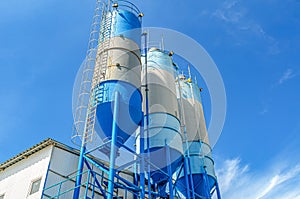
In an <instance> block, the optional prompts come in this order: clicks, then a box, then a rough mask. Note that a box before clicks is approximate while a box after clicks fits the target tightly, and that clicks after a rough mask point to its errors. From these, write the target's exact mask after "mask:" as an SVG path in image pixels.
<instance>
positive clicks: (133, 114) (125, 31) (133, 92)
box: [92, 4, 142, 146]
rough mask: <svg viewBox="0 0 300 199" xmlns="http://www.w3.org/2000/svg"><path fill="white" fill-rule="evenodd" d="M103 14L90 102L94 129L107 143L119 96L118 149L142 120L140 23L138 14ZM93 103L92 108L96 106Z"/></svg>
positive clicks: (115, 9) (127, 12)
mask: <svg viewBox="0 0 300 199" xmlns="http://www.w3.org/2000/svg"><path fill="white" fill-rule="evenodd" d="M112 6H113V10H112V11H110V12H107V13H106V14H104V15H103V17H102V21H101V29H100V37H99V47H98V52H97V58H96V65H95V70H94V77H93V79H97V80H98V81H93V85H92V86H93V88H94V89H93V95H94V99H95V100H94V101H93V103H95V104H96V106H97V113H96V117H97V122H96V123H95V130H96V132H97V133H98V134H99V135H100V137H101V138H102V139H103V141H108V140H110V139H111V136H112V132H113V129H112V126H113V125H112V124H113V120H114V119H113V112H114V107H115V99H116V95H118V97H117V98H118V99H119V102H118V103H119V105H118V116H117V118H119V119H118V120H117V121H115V122H116V123H117V127H116V128H117V129H116V132H117V143H116V145H117V146H120V145H121V144H123V143H125V142H126V140H127V139H128V138H129V137H130V136H131V135H132V133H133V132H134V131H135V130H136V129H137V127H138V125H139V123H140V122H141V120H142V105H141V104H142V95H141V92H140V86H141V59H140V40H141V39H140V38H141V30H140V28H141V21H140V19H139V17H140V16H139V13H137V12H134V10H133V9H132V11H129V10H122V9H120V8H118V4H114V5H112ZM95 104H94V105H95Z"/></svg>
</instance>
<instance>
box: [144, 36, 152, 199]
mask: <svg viewBox="0 0 300 199" xmlns="http://www.w3.org/2000/svg"><path fill="white" fill-rule="evenodd" d="M142 36H143V37H144V56H145V63H144V67H145V73H144V77H145V91H146V92H145V93H146V94H145V95H146V96H145V97H146V99H145V103H146V105H145V106H146V107H145V108H146V136H147V159H148V162H150V143H149V88H148V62H147V52H148V46H147V36H148V34H147V33H146V32H144V33H143V34H142ZM147 176H148V198H149V199H151V198H152V196H151V183H150V182H151V174H150V164H149V163H148V164H147Z"/></svg>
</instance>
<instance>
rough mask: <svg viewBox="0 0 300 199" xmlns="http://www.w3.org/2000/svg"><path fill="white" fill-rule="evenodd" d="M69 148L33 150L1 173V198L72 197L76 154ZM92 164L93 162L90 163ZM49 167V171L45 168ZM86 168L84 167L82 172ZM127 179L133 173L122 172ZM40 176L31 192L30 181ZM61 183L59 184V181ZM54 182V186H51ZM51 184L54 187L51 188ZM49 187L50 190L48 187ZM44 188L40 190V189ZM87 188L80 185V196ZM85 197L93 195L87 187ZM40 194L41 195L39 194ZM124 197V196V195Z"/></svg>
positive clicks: (96, 196)
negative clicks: (37, 187)
mask: <svg viewBox="0 0 300 199" xmlns="http://www.w3.org/2000/svg"><path fill="white" fill-rule="evenodd" d="M71 151H74V150H72V149H70V150H67V149H62V148H61V147H55V146H52V145H49V146H47V147H45V148H44V149H42V150H40V151H37V152H35V153H34V154H32V155H30V156H29V157H28V158H26V159H23V160H21V161H19V162H17V163H15V164H13V165H11V166H10V167H8V168H6V169H5V170H4V171H1V172H0V196H1V195H2V194H5V196H4V199H40V198H43V199H47V198H50V197H54V196H55V195H57V194H58V192H59V189H60V193H62V192H65V194H63V195H60V198H62V199H69V198H72V196H73V191H74V186H75V178H76V171H77V164H78V158H79V155H78V154H77V153H76V152H75V151H74V152H71ZM91 166H92V165H91ZM48 168H49V170H48ZM87 170H88V169H87V168H86V167H85V168H84V171H87ZM93 171H94V172H97V173H98V174H100V175H101V174H103V172H102V171H100V170H99V169H98V168H96V167H93ZM88 174H89V173H88V172H85V173H84V175H83V177H82V183H86V182H87V176H88ZM121 175H122V177H124V178H126V179H127V180H128V181H130V182H133V174H125V173H123V174H121ZM104 176H105V178H106V179H103V180H101V178H99V176H98V180H99V183H101V185H102V186H103V187H104V189H107V187H106V185H107V178H108V176H107V175H106V174H105V175H104ZM39 178H41V183H40V187H39V191H38V192H36V193H34V194H32V195H30V194H29V192H30V189H31V184H32V182H33V181H35V180H37V179H39ZM89 179H90V181H89V182H90V183H93V178H92V177H91V178H89ZM61 182H63V183H62V184H61V186H60V183H61ZM53 185H56V186H53ZM52 186H53V187H52ZM49 187H52V188H50V189H47V188H49ZM44 188H46V190H45V191H44V193H43V189H44ZM85 191H86V187H85V186H81V194H80V195H81V196H83V195H84V194H85ZM87 191H88V196H89V197H92V196H93V195H92V194H91V189H89V190H87ZM42 194H43V197H42ZM115 194H118V196H123V197H124V196H127V198H128V199H131V198H133V195H132V193H129V192H128V193H126V192H125V191H124V190H118V191H117V192H115ZM94 198H103V197H102V196H101V194H100V191H99V190H97V189H96V192H95V195H94ZM124 198H125V197H124Z"/></svg>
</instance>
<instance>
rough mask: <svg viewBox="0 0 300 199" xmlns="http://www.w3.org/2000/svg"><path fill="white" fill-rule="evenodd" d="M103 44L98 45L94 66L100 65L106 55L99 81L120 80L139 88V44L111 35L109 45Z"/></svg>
mask: <svg viewBox="0 0 300 199" xmlns="http://www.w3.org/2000/svg"><path fill="white" fill-rule="evenodd" d="M105 45H106V44H105V42H104V43H102V44H101V45H100V46H99V50H98V53H97V59H96V66H95V67H96V68H98V67H101V62H102V60H103V59H104V57H105V56H107V63H106V65H107V66H106V67H105V68H106V69H105V72H104V74H105V76H104V77H103V78H102V79H101V81H105V80H122V81H126V82H129V83H131V84H133V85H135V86H136V87H137V88H139V87H140V85H141V60H140V48H139V46H138V45H137V44H136V43H135V42H134V41H132V40H130V39H127V38H124V37H113V38H111V39H109V45H107V46H105ZM97 83H100V82H97ZM97 83H96V84H97Z"/></svg>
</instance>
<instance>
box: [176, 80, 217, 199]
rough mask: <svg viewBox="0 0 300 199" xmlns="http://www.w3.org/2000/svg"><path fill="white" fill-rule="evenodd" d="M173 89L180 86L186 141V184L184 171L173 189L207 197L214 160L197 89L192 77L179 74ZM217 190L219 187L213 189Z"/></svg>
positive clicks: (210, 187)
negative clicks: (187, 77)
mask: <svg viewBox="0 0 300 199" xmlns="http://www.w3.org/2000/svg"><path fill="white" fill-rule="evenodd" d="M177 89H180V92H179V93H180V95H181V96H179V97H180V99H179V100H180V105H181V111H182V114H183V117H182V120H183V121H182V123H184V125H185V131H186V132H185V133H186V140H185V142H183V149H184V151H185V155H188V158H189V164H188V168H187V175H188V183H189V184H188V185H187V184H186V182H187V181H186V179H185V177H186V176H184V173H183V172H181V173H180V175H179V177H178V179H177V189H178V190H179V191H180V192H181V193H182V194H184V195H185V196H187V195H188V193H187V190H189V191H191V192H190V195H194V196H195V198H198V199H200V198H211V191H212V190H213V188H214V187H215V186H217V179H216V175H215V171H214V161H213V159H212V155H211V147H210V145H209V140H208V134H207V130H206V124H205V118H204V113H203V107H202V102H201V96H200V89H199V87H198V85H197V84H195V83H194V82H192V80H191V79H190V78H189V79H186V77H185V76H184V75H179V78H178V81H177ZM217 191H219V190H217Z"/></svg>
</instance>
